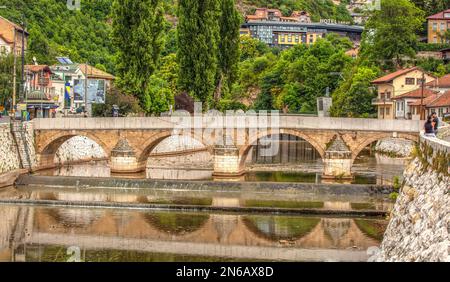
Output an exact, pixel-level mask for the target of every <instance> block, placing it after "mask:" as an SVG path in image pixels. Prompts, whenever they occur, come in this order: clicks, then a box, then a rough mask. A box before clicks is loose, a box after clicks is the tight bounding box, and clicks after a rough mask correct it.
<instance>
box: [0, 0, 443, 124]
mask: <svg viewBox="0 0 450 282" xmlns="http://www.w3.org/2000/svg"><path fill="white" fill-rule="evenodd" d="M381 1H382V10H381V11H373V12H371V13H370V14H369V16H370V18H369V21H368V22H367V26H366V32H365V33H364V35H363V42H362V46H361V50H360V56H359V58H358V59H352V58H351V57H349V56H347V55H346V54H345V51H347V50H348V49H350V48H351V47H352V44H351V42H350V41H348V40H347V39H345V38H339V37H337V36H333V35H329V36H328V37H327V38H325V39H321V40H318V41H317V42H316V43H315V44H313V45H311V46H309V47H307V46H296V47H293V48H291V49H288V50H280V49H277V48H269V47H268V46H267V45H265V44H264V43H261V42H259V41H258V40H255V39H252V38H250V37H248V36H243V37H239V34H238V28H239V23H240V22H242V21H243V15H245V14H247V13H253V12H254V10H255V8H257V7H269V8H278V9H280V10H281V11H282V13H283V14H285V15H289V14H290V13H291V12H292V11H294V10H305V11H307V12H309V13H310V15H311V17H312V19H313V20H314V21H318V20H319V19H321V18H327V19H335V20H338V21H351V18H350V14H349V12H348V11H347V9H346V5H347V4H348V3H349V0H342V1H340V4H339V5H335V4H333V2H332V1H331V0H204V1H203V2H204V3H208V5H211V6H208V5H206V4H205V5H206V6H207V7H208V9H206V8H205V9H206V10H205V9H200V10H198V3H199V2H198V1H194V0H186V1H183V4H182V5H180V4H179V3H178V1H177V0H158V1H150V0H148V1H147V0H145V1H144V0H143V1H141V2H142V3H141V4H140V5H139V4H136V5H134V4H133V5H131V4H129V5H131V6H130V7H119V6H117V3H116V1H114V0H81V10H80V11H77V10H69V9H68V8H67V7H66V2H67V1H66V0H0V6H6V9H0V15H1V16H3V17H6V18H7V19H10V20H12V21H14V22H16V23H21V22H22V21H25V24H26V26H27V29H28V31H29V32H30V38H29V46H28V50H27V53H26V55H27V61H28V62H31V58H32V57H36V58H37V60H38V62H39V63H41V64H53V63H55V57H56V56H68V57H70V58H71V59H72V60H73V61H75V62H88V63H89V64H91V65H94V66H96V67H98V68H100V69H103V70H106V71H108V72H110V73H112V74H114V75H116V76H117V83H116V87H118V89H116V90H117V91H116V90H115V91H114V93H116V94H117V93H120V94H121V95H125V96H133V97H135V98H136V99H137V101H138V102H139V106H140V108H141V109H142V110H144V111H145V112H147V113H148V114H153V113H154V114H158V113H160V112H163V111H166V110H168V108H169V105H170V104H172V103H173V97H174V96H175V95H177V94H179V93H182V92H186V93H189V94H190V95H191V96H193V97H194V98H195V99H196V100H199V101H202V102H204V103H205V104H206V105H207V107H208V108H211V107H214V108H218V109H220V110H225V109H279V110H282V111H285V112H290V113H311V112H314V111H315V103H316V97H318V96H321V95H325V94H326V93H330V95H332V96H333V98H334V106H333V110H332V113H333V115H336V116H370V115H371V114H372V113H373V107H371V105H370V101H371V99H372V98H373V97H374V91H373V89H372V88H371V87H370V81H371V80H372V79H373V78H375V77H376V76H378V75H380V74H382V73H383V72H388V71H391V70H393V69H395V68H399V67H404V66H409V65H419V66H421V67H423V68H424V69H426V70H427V71H430V72H433V73H434V74H436V75H443V74H445V73H448V72H449V67H448V65H447V66H444V65H443V64H442V62H439V61H438V60H435V59H422V60H418V59H416V58H415V55H416V53H417V52H418V51H420V50H429V49H430V48H435V46H432V44H424V43H420V42H419V39H420V37H421V36H423V34H424V32H425V26H424V23H425V17H426V16H427V15H430V14H433V13H435V12H438V11H440V10H443V9H444V8H446V7H450V0H381ZM113 3H114V4H113ZM233 4H234V5H233ZM148 5H156V6H155V7H157V11H158V13H156V14H155V11H156V10H154V9H155V7H153V6H151V7H153V9H148V8H149V7H150V6H148ZM189 5H190V6H189ZM206 6H205V7H206ZM196 7H197V8H196ZM192 9H193V10H194V11H196V13H193V14H192V13H189V11H191V10H192ZM195 9H197V10H195ZM140 13H145V14H146V17H145V20H138V19H139V18H140V17H137V15H138V14H140ZM230 15H231V16H230ZM194 19H195V21H197V22H198V23H201V24H202V25H203V26H204V27H203V28H201V29H198V26H196V25H193V24H192V22H193V21H194ZM148 27H151V28H150V30H151V32H148V31H147V28H148ZM144 30H145V31H144ZM199 35H201V36H199ZM197 37H198V38H197ZM440 47H442V46H440ZM436 48H437V47H436ZM3 60H4V62H7V63H8V65H7V66H6V65H5V66H3V67H2V68H1V69H0V72H2V73H0V88H1V89H0V95H3V96H5V97H6V96H9V95H10V93H11V89H10V88H11V82H10V81H8V73H10V71H11V69H12V66H11V59H10V58H5V59H3ZM121 101H128V99H126V98H124V99H121ZM133 103H135V102H133ZM106 108H107V107H106ZM123 108H126V109H129V110H130V111H131V109H137V108H139V107H136V106H135V105H133V106H132V107H126V106H124V107H123Z"/></svg>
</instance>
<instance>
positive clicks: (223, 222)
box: [0, 206, 387, 261]
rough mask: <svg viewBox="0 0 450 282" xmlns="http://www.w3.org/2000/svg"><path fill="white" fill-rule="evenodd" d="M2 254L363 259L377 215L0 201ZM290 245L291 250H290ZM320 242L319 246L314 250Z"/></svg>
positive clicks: (374, 236)
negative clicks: (179, 210)
mask: <svg viewBox="0 0 450 282" xmlns="http://www.w3.org/2000/svg"><path fill="white" fill-rule="evenodd" d="M0 215H1V217H2V219H3V222H4V224H2V225H0V260H2V261H11V260H15V261H17V260H22V261H65V260H66V259H67V256H66V255H65V254H66V251H67V248H68V247H70V246H75V247H78V248H80V249H81V250H83V253H84V254H85V255H86V254H87V255H86V256H85V257H84V258H83V259H85V260H88V261H111V260H112V261H121V260H131V261H171V260H183V261H196V260H203V261H209V260H211V261H215V260H221V261H224V260H250V261H251V260H294V261H295V260H327V259H333V260H344V261H353V260H364V259H366V254H365V252H364V250H366V249H367V248H368V247H370V246H378V245H379V243H380V239H381V236H382V234H383V232H384V229H385V228H386V224H387V222H386V221H384V220H379V219H353V218H319V217H296V216H274V215H230V214H214V213H211V214H208V213H173V212H144V211H130V210H115V209H114V210H102V209H96V210H91V209H73V208H43V207H17V206H0ZM287 250H288V251H287ZM317 250H322V251H320V252H317Z"/></svg>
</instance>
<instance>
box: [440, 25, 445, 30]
mask: <svg viewBox="0 0 450 282" xmlns="http://www.w3.org/2000/svg"><path fill="white" fill-rule="evenodd" d="M441 31H445V23H441Z"/></svg>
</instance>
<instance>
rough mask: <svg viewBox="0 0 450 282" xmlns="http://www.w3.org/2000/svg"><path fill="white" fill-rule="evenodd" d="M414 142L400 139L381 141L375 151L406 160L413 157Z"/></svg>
mask: <svg viewBox="0 0 450 282" xmlns="http://www.w3.org/2000/svg"><path fill="white" fill-rule="evenodd" d="M413 148H414V142H412V141H410V140H405V139H400V138H389V139H384V140H380V141H378V142H377V145H376V146H375V151H377V152H378V153H382V154H385V155H387V156H390V157H396V158H397V157H398V158H405V157H409V156H411V153H412V151H413Z"/></svg>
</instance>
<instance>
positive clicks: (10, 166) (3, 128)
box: [0, 123, 20, 174]
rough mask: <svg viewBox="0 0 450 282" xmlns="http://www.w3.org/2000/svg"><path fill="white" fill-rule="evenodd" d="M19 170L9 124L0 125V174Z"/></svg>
mask: <svg viewBox="0 0 450 282" xmlns="http://www.w3.org/2000/svg"><path fill="white" fill-rule="evenodd" d="M19 168H20V160H19V154H18V151H17V147H16V145H15V142H14V138H13V136H12V133H11V128H10V124H9V123H0V174H3V173H6V172H9V171H13V170H16V169H19Z"/></svg>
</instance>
